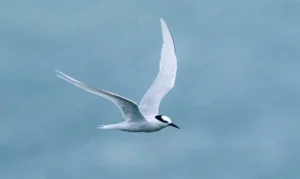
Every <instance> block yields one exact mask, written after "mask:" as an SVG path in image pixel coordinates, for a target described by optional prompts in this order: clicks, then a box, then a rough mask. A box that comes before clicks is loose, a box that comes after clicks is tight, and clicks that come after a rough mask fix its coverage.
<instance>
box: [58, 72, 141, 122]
mask: <svg viewBox="0 0 300 179" xmlns="http://www.w3.org/2000/svg"><path fill="white" fill-rule="evenodd" d="M55 71H56V72H57V73H58V74H57V75H56V76H57V77H59V78H61V79H63V80H65V81H67V82H69V83H72V84H73V85H75V86H77V87H79V88H81V89H84V90H86V91H88V92H90V93H94V94H96V95H99V96H101V97H104V98H106V99H108V100H110V101H112V102H113V103H114V104H116V105H117V106H118V108H119V109H120V110H121V112H122V113H123V117H124V118H125V119H127V120H142V119H144V117H143V115H142V114H141V113H140V111H139V109H138V106H137V104H136V103H135V102H133V101H131V100H129V99H126V98H124V97H122V96H119V95H116V94H113V93H110V92H107V91H104V90H100V89H97V88H95V87H92V86H89V85H87V84H84V83H82V82H80V81H77V80H75V79H74V78H71V77H70V76H68V75H66V74H64V73H62V72H60V71H58V70H55Z"/></svg>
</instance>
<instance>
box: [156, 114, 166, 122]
mask: <svg viewBox="0 0 300 179" xmlns="http://www.w3.org/2000/svg"><path fill="white" fill-rule="evenodd" d="M155 119H157V120H159V121H160V122H163V123H168V121H165V120H164V119H163V118H162V115H157V116H155Z"/></svg>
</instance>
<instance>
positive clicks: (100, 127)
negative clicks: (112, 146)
mask: <svg viewBox="0 0 300 179" xmlns="http://www.w3.org/2000/svg"><path fill="white" fill-rule="evenodd" d="M97 128H98V129H120V125H118V124H109V125H100V126H98V127H97Z"/></svg>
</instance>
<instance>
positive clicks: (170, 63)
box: [55, 19, 179, 132]
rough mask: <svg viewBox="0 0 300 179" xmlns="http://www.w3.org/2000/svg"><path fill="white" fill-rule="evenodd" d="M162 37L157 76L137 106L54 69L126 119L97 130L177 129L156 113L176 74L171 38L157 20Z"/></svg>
mask: <svg viewBox="0 0 300 179" xmlns="http://www.w3.org/2000/svg"><path fill="white" fill-rule="evenodd" d="M160 21H161V27H162V36H163V46H162V50H161V58H160V66H159V73H158V75H157V76H156V79H155V81H154V82H153V84H152V85H151V87H150V88H149V89H148V91H147V92H146V94H145V95H144V96H143V98H142V100H141V102H140V104H139V105H137V104H136V103H135V102H134V101H131V100H129V99H126V98H124V97H122V96H119V95H117V94H113V93H111V92H107V91H104V90H101V89H97V88H95V87H92V86H89V85H87V84H84V83H82V82H80V81H77V80H75V79H73V78H71V77H70V76H68V75H66V74H64V73H62V72H60V71H58V70H55V71H56V72H57V73H58V74H57V76H58V77H59V78H61V79H63V80H65V81H67V82H69V83H72V84H73V85H75V86H77V87H79V88H82V89H84V90H86V91H89V92H91V93H94V94H96V95H99V96H102V97H104V98H106V99H108V100H110V101H112V102H113V103H114V104H116V105H117V106H118V108H119V109H120V110H121V112H122V113H123V117H124V118H125V121H124V122H121V123H117V124H110V125H102V126H99V127H98V128H100V129H117V130H121V131H128V132H156V131H160V130H161V129H163V128H165V127H168V126H172V127H175V128H178V129H179V127H178V126H177V125H175V124H174V123H172V121H171V119H170V118H169V117H167V116H165V115H159V114H158V108H159V104H160V102H161V100H162V98H163V97H164V96H165V95H166V94H167V93H168V92H169V91H170V90H171V89H172V88H173V86H174V83H175V78H176V71H177V58H176V54H175V46H174V42H173V38H172V35H171V33H170V31H169V29H168V27H167V24H166V23H165V21H164V20H163V19H160Z"/></svg>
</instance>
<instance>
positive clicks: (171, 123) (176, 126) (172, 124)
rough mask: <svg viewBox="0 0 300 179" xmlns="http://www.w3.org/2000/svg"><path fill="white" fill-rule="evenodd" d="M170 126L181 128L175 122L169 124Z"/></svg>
mask: <svg viewBox="0 0 300 179" xmlns="http://www.w3.org/2000/svg"><path fill="white" fill-rule="evenodd" d="M169 126H172V127H175V128H177V129H180V128H179V127H178V126H176V125H175V124H173V123H171V124H169Z"/></svg>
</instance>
